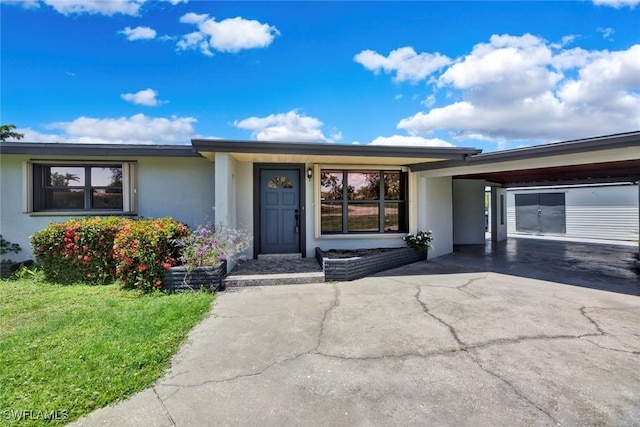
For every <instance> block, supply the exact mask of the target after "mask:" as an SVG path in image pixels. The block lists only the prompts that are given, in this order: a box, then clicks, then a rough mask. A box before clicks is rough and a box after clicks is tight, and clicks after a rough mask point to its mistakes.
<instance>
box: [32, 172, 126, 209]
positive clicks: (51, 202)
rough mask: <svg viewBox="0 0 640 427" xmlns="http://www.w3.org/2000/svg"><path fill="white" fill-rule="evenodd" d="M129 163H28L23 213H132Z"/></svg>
mask: <svg viewBox="0 0 640 427" xmlns="http://www.w3.org/2000/svg"><path fill="white" fill-rule="evenodd" d="M134 168H135V163H133V162H108V163H107V162H105V163H97V162H92V163H81V162H67V163H62V162H35V161H34V162H28V163H27V168H26V174H27V177H25V178H26V180H27V182H30V184H31V185H28V194H27V199H26V201H27V203H26V206H25V208H26V209H25V211H26V212H74V213H84V212H87V213H96V212H101V213H106V214H108V213H133V212H134V211H135V207H134V206H135V198H134V193H135V191H134V185H133V171H134V170H135V169H134Z"/></svg>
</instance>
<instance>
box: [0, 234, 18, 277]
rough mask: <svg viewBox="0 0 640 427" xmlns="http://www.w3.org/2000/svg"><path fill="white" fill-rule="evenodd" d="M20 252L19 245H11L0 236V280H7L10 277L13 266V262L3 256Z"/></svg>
mask: <svg viewBox="0 0 640 427" xmlns="http://www.w3.org/2000/svg"><path fill="white" fill-rule="evenodd" d="M21 250H22V248H21V247H20V245H19V244H17V243H11V242H10V241H8V240H5V239H4V238H3V237H2V234H0V255H1V258H2V259H1V260H0V278H3V279H4V278H7V277H9V276H11V273H12V271H13V266H14V264H15V262H14V261H13V260H12V259H10V258H5V257H4V255H6V254H10V253H12V252H15V253H18V252H20V251H21Z"/></svg>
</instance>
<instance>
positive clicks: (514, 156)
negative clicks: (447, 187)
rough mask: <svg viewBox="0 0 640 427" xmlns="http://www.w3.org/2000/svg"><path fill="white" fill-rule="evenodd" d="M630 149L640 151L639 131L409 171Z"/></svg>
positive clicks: (424, 165)
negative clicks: (635, 148)
mask: <svg viewBox="0 0 640 427" xmlns="http://www.w3.org/2000/svg"><path fill="white" fill-rule="evenodd" d="M630 147H640V131H635V132H627V133H619V134H614V135H606V136H598V137H594V138H584V139H575V140H570V141H563V142H554V143H551V144H544V145H534V146H531V147H523V148H515V149H512V150H503V151H494V152H491V153H479V154H474V155H471V156H468V157H467V158H465V159H464V160H463V161H456V160H453V161H446V162H437V163H420V164H415V165H411V170H412V171H414V172H417V171H426V170H434V169H445V168H452V167H459V166H472V165H482V164H487V163H501V162H507V161H512V160H526V159H538V158H544V157H548V156H557V155H565V154H577V153H586V152H590V151H599V150H612V149H618V148H630Z"/></svg>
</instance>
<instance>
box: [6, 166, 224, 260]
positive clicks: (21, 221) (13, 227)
mask: <svg viewBox="0 0 640 427" xmlns="http://www.w3.org/2000/svg"><path fill="white" fill-rule="evenodd" d="M43 158H44V159H49V160H83V161H85V160H86V161H88V162H90V161H91V160H114V161H115V160H119V161H134V160H135V161H137V178H138V179H137V182H138V185H137V199H138V209H137V211H138V216H140V217H145V218H160V217H165V216H171V217H172V218H174V219H176V220H178V221H182V222H184V223H186V224H188V225H189V226H192V227H195V226H198V225H200V224H201V223H203V222H206V219H207V218H211V216H212V208H213V206H214V189H213V177H214V166H213V163H211V162H210V161H209V160H206V159H203V158H199V157H172V158H164V157H140V158H125V157H114V158H110V157H70V156H64V157H61V156H52V155H46V156H26V155H14V154H3V155H2V156H1V158H0V234H2V236H3V237H4V238H5V239H6V240H9V241H11V242H13V243H18V244H19V245H20V246H22V248H23V251H22V253H20V254H18V255H12V256H11V257H10V258H11V259H13V260H14V261H23V260H26V259H32V258H33V255H32V253H31V248H30V243H29V236H30V235H31V234H32V233H34V232H36V231H38V230H41V229H43V228H44V227H46V226H47V225H48V224H49V223H51V222H62V221H65V220H67V219H69V218H70V217H69V216H54V215H43V214H41V213H40V214H29V213H23V212H22V206H23V190H22V187H23V184H22V180H23V176H22V175H23V173H22V167H23V166H22V165H23V163H24V162H26V161H28V160H30V159H33V160H36V159H43Z"/></svg>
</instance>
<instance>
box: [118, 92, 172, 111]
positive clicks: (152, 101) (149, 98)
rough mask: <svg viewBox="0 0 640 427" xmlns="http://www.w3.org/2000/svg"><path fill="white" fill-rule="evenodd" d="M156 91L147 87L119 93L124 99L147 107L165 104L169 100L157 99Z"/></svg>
mask: <svg viewBox="0 0 640 427" xmlns="http://www.w3.org/2000/svg"><path fill="white" fill-rule="evenodd" d="M157 96H158V92H157V91H155V90H153V89H151V88H148V89H144V90H141V91H138V92H136V93H123V94H122V95H120V97H121V98H122V99H124V100H125V101H129V102H131V103H133V104H137V105H146V106H147V107H157V106H159V105H161V104H166V103H167V102H169V101H161V100H159V99H157V98H156V97H157Z"/></svg>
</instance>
